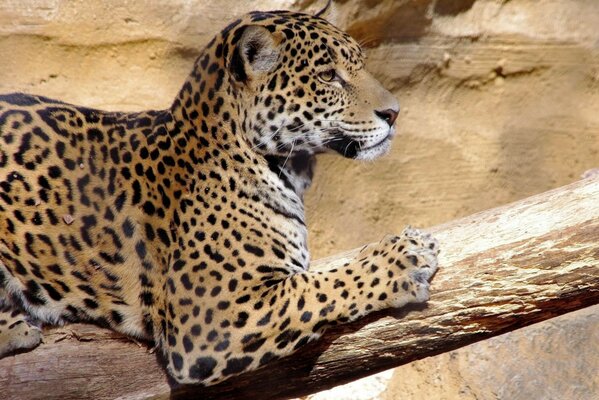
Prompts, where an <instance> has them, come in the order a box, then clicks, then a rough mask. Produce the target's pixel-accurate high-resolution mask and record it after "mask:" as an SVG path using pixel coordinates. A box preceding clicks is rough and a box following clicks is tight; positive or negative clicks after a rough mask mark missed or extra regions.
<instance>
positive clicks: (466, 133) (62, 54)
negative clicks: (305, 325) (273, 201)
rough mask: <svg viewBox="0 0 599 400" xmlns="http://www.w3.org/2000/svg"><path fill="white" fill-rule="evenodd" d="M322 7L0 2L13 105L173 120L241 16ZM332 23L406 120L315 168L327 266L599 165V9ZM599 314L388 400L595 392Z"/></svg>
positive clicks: (6, 82)
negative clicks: (157, 112) (408, 230)
mask: <svg viewBox="0 0 599 400" xmlns="http://www.w3.org/2000/svg"><path fill="white" fill-rule="evenodd" d="M322 3H323V1H314V0H280V1H274V0H273V1H267V0H261V1H254V2H239V1H233V0H222V1H219V2H214V1H205V0H152V1H150V0H147V1H144V0H128V1H119V0H104V1H99V0H87V1H86V0H0V54H1V55H2V56H1V57H0V92H9V91H25V92H30V93H37V94H42V95H45V96H49V97H55V98H60V99H62V100H64V101H68V102H72V103H76V104H82V105H86V106H89V107H99V108H104V109H110V110H140V109H145V108H163V107H166V106H168V105H169V104H170V102H171V99H172V98H173V97H174V95H175V93H176V92H177V91H178V89H179V87H180V85H181V84H182V81H183V79H184V78H185V76H186V75H187V74H188V73H189V70H190V68H191V65H192V63H193V60H194V58H195V57H196V56H197V54H198V52H199V49H200V48H201V46H202V45H203V44H204V43H206V42H208V40H209V39H210V38H211V36H212V35H214V34H215V33H216V32H218V31H219V30H220V28H221V27H223V26H224V25H225V24H226V22H227V21H228V20H230V19H232V18H234V17H235V16H237V15H239V14H242V13H245V12H247V11H249V10H252V9H264V10H266V9H275V8H287V9H294V10H299V11H313V10H315V9H318V8H319V7H320V6H321V5H322ZM332 18H333V19H334V20H335V22H336V23H337V25H339V26H340V27H343V28H345V29H347V30H348V31H349V32H350V33H351V34H353V35H354V37H356V38H357V39H358V40H359V41H360V42H361V43H362V44H363V46H364V47H365V48H367V49H368V57H369V58H368V63H367V64H368V67H369V69H370V70H371V71H372V72H373V73H374V74H375V75H376V76H377V77H378V78H379V79H380V80H381V81H382V82H383V83H384V84H385V85H386V86H387V87H388V88H390V89H391V90H392V91H393V92H394V93H395V94H396V95H397V96H398V98H399V99H400V103H401V105H402V112H401V114H400V117H399V119H398V122H397V125H398V132H399V134H400V135H399V137H397V139H396V141H395V144H394V147H393V150H392V152H391V154H389V155H388V156H387V157H386V158H384V159H382V160H380V161H377V162H374V163H361V164H360V163H355V162H351V161H348V160H344V159H341V158H339V157H334V156H323V157H321V158H320V160H319V166H318V172H317V176H316V180H315V184H314V187H313V188H312V189H311V191H310V193H309V195H308V197H307V200H306V201H307V207H308V210H309V211H308V222H309V226H310V233H311V239H310V240H311V241H310V245H311V249H312V252H313V255H314V257H322V256H325V255H328V254H332V253H334V252H336V251H340V250H344V249H348V248H352V247H355V246H358V245H360V244H363V243H365V242H370V241H375V240H378V239H380V238H381V237H382V236H383V235H384V234H385V233H389V232H397V231H399V230H401V228H402V227H403V225H405V224H407V223H410V224H413V225H416V226H430V225H433V224H438V223H441V222H444V221H448V220H451V219H454V218H456V217H459V216H463V215H467V214H470V213H473V212H475V211H478V210H483V209H487V208H491V207H494V206H496V205H500V204H504V203H507V202H510V201H513V200H516V199H519V198H522V197H526V196H529V195H532V194H535V193H539V192H542V191H545V190H548V189H551V188H553V187H557V186H561V185H564V184H567V183H569V182H572V181H574V180H577V179H578V177H579V176H580V174H582V173H583V172H584V171H585V170H587V169H590V168H593V167H597V166H598V164H599V113H598V112H597V109H598V108H599V30H597V26H599V2H597V1H595V0H511V1H510V0H362V1H358V0H343V1H337V2H336V4H335V8H334V12H333V13H332ZM540 223H542V221H540ZM433 289H434V286H433ZM597 311H599V309H598V308H597V307H595V308H594V309H591V310H586V311H584V312H580V313H576V314H572V315H569V316H565V317H562V318H560V319H556V320H554V321H550V322H547V323H545V324H540V325H538V326H533V327H530V328H527V329H526V330H523V331H520V332H515V333H513V334H510V335H506V336H502V337H500V338H497V339H494V340H489V341H485V342H483V343H481V344H480V345H476V346H471V347H469V348H466V349H462V350H459V351H456V352H453V353H449V354H446V355H442V356H439V357H436V358H433V359H428V360H423V361H420V362H418V363H413V364H411V365H408V366H404V367H402V368H400V369H398V370H397V372H396V374H395V376H396V379H393V380H392V383H391V384H390V386H389V389H388V391H387V392H386V394H384V395H382V396H387V397H385V398H387V399H391V398H397V396H399V395H400V394H404V393H406V394H409V395H410V396H406V397H404V398H409V397H412V398H433V399H434V398H438V399H458V398H477V399H487V398H502V399H513V398H525V397H518V395H517V394H518V393H527V394H529V397H526V398H544V399H545V398H556V399H558V398H560V399H562V398H564V399H565V398H577V399H584V398H589V399H590V398H593V397H597V396H596V395H597V394H599V382H598V379H599V378H598V377H597V374H594V372H596V371H597V370H599V360H598V358H599V355H598V354H599V351H598V349H597V343H598V342H599V341H598V340H597V339H598V338H597V336H596V335H597V332H598V331H599V321H598V319H597V318H596V317H595V316H594V313H595V314H596V312H597ZM571 332H576V335H572V334H571ZM593 343H594V345H595V347H589V346H590V345H591V344H593ZM589 349H591V350H592V351H591V352H589ZM497 357H501V360H498V359H497ZM558 359H559V361H560V363H559V364H556V360H558ZM556 365H560V368H559V369H556V367H555V366H556ZM564 371H570V372H569V373H566V374H564ZM387 375H388V374H387ZM379 380H380V379H379ZM383 380H384V381H386V380H385V379H383ZM519 390H521V391H519ZM375 391H376V390H375V389H372V390H371V393H370V394H364V396H363V397H360V398H363V399H366V398H373V396H375V395H376V393H374V392H375ZM354 393H355V392H354ZM331 396H333V397H330V398H349V397H343V396H342V397H339V395H331ZM335 396H336V397H335ZM347 396H349V395H347ZM369 396H370V397H369ZM402 397H403V396H402ZM321 398H322V397H321ZM354 398H357V397H354Z"/></svg>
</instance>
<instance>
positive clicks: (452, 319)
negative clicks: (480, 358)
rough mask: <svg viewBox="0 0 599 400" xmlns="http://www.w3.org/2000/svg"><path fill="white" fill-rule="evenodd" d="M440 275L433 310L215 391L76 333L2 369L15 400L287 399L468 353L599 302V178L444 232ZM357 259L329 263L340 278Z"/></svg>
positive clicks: (338, 333) (84, 331) (333, 334)
mask: <svg viewBox="0 0 599 400" xmlns="http://www.w3.org/2000/svg"><path fill="white" fill-rule="evenodd" d="M433 232H434V233H435V235H436V236H437V238H438V239H439V241H440V242H441V244H442V253H441V258H440V264H441V269H440V271H439V272H438V273H437V276H436V277H435V278H434V280H433V284H432V297H431V300H430V301H429V303H428V305H427V306H418V307H411V308H408V309H403V310H397V311H389V312H387V313H385V314H382V313H380V314H377V315H373V316H370V317H368V318H366V319H363V320H361V321H358V322H357V323H354V324H351V325H344V326H339V327H336V328H333V329H331V330H330V331H329V332H328V334H327V335H326V336H325V338H324V339H322V340H320V341H318V342H316V343H315V344H313V345H310V346H309V347H307V348H306V349H304V350H302V351H300V352H298V353H297V354H296V355H295V356H293V357H290V358H287V359H284V360H281V361H279V362H276V363H273V364H272V365H271V366H269V367H267V368H265V369H262V370H259V371H256V372H254V373H251V374H246V375H243V376H240V377H238V378H234V379H232V380H231V381H228V382H225V383H224V384H220V385H218V386H214V387H210V388H198V387H190V386H183V387H182V386H176V385H173V384H171V383H170V382H169V381H168V380H167V378H166V375H165V373H164V371H163V369H162V368H161V367H160V364H159V362H157V359H158V357H157V356H156V355H155V354H152V353H151V352H149V351H148V350H147V348H146V347H144V346H141V345H136V344H135V343H131V342H130V341H128V340H127V339H124V338H122V337H121V336H119V335H117V334H114V333H111V332H109V331H105V330H101V329H98V328H94V327H89V326H83V325H81V326H68V327H63V328H59V329H53V330H50V331H48V332H47V337H46V342H47V343H46V344H44V345H42V346H41V347H40V348H38V349H37V350H35V351H33V352H29V353H24V354H20V355H17V356H14V357H9V358H5V359H3V360H0V387H2V388H3V393H2V395H3V396H6V398H9V399H13V398H14V399H17V398H18V399H34V398H40V399H41V398H44V399H49V398H60V399H80V398H95V399H104V398H106V399H108V398H111V399H112V398H122V399H142V398H166V397H169V396H171V397H174V398H181V399H182V398H198V397H199V398H202V399H212V398H214V399H216V398H218V399H247V398H259V399H282V398H289V397H292V396H297V395H303V394H307V393H312V392H316V391H318V390H322V389H325V388H328V387H331V386H333V385H336V384H340V383H344V382H347V381H350V380H353V379H356V378H359V377H362V376H365V375H368V374H370V373H374V372H377V371H381V370H384V369H386V368H390V367H393V366H398V365H401V364H405V363H409V362H411V361H414V360H418V359H422V358H424V357H428V356H432V355H435V354H439V353H443V352H447V351H449V350H452V349H455V348H458V347H461V346H465V345H467V344H470V343H473V342H476V341H479V340H482V339H485V338H488V337H491V336H495V335H498V334H501V333H504V332H508V331H511V330H514V329H517V328H520V327H523V326H526V325H530V324H532V323H535V322H539V321H542V320H545V319H548V318H551V317H554V316H557V315H560V314H564V313H567V312H569V311H573V310H576V309H580V308H583V307H586V306H590V305H593V304H597V303H599V248H598V247H597V244H598V243H599V179H597V178H590V179H587V180H584V181H581V182H577V183H574V184H572V185H569V186H566V187H563V188H560V189H556V190H553V191H550V192H547V193H543V194H540V195H537V196H534V197H531V198H528V199H525V200H523V201H520V202H517V203H513V204H511V205H507V206H504V207H500V208H496V209H492V210H488V211H484V212H482V213H479V214H475V215H473V216H471V217H468V218H465V219H461V220H458V221H455V222H452V223H449V224H446V225H443V226H440V227H437V228H434V229H433ZM353 254H355V252H349V253H346V254H342V255H339V256H336V257H333V258H330V259H326V260H322V261H321V262H318V263H317V265H316V266H315V268H330V267H332V266H336V265H338V264H340V263H343V262H344V261H345V260H347V259H348V258H351V257H352V255H353Z"/></svg>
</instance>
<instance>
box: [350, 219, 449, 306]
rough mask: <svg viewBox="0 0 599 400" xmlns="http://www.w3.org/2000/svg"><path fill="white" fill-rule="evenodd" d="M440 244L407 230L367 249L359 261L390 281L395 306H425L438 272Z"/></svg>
mask: <svg viewBox="0 0 599 400" xmlns="http://www.w3.org/2000/svg"><path fill="white" fill-rule="evenodd" d="M438 254H439V243H438V242H437V240H436V239H434V238H433V237H432V236H431V235H430V234H428V233H423V232H421V231H419V230H418V229H414V228H411V227H409V226H408V227H406V228H405V229H404V231H403V232H402V233H401V234H400V235H399V236H394V235H388V236H386V237H385V238H384V239H383V240H382V241H381V242H379V243H376V244H373V245H369V246H366V247H364V248H363V249H362V250H361V252H360V254H359V256H358V257H359V261H360V262H362V265H363V266H364V267H366V268H368V267H369V266H370V272H374V273H375V274H379V275H381V280H383V279H384V280H386V281H387V282H388V284H387V285H386V288H387V289H386V290H387V291H388V292H387V295H386V296H383V297H384V298H385V299H386V301H387V302H388V305H389V306H391V307H400V306H403V305H405V304H406V303H414V302H417V303H421V302H424V301H427V300H428V299H429V296H430V295H429V280H430V279H431V277H432V276H433V275H434V274H435V272H436V271H437V269H438V262H437V255H438Z"/></svg>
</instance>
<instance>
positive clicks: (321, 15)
mask: <svg viewBox="0 0 599 400" xmlns="http://www.w3.org/2000/svg"><path fill="white" fill-rule="evenodd" d="M332 3H333V0H327V4H325V5H324V7H323V8H321V9H320V11H317V12H316V13H315V14H314V16H315V17H319V18H323V19H327V15H326V14H328V13H329V12H330V11H331V10H332V8H331V4H332Z"/></svg>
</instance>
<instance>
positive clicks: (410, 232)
mask: <svg viewBox="0 0 599 400" xmlns="http://www.w3.org/2000/svg"><path fill="white" fill-rule="evenodd" d="M399 238H400V239H399V241H398V243H399V246H398V247H397V252H398V253H399V254H398V256H397V258H398V260H400V261H399V263H400V264H399V267H400V269H401V268H402V267H404V270H405V272H407V277H408V280H407V284H408V286H409V288H408V289H407V290H406V288H405V286H406V285H405V284H402V289H404V291H405V292H409V294H410V295H411V296H412V297H413V298H414V300H415V301H416V302H424V301H427V300H428V299H429V297H430V294H429V280H430V279H431V277H432V276H433V275H434V274H435V272H436V271H437V269H438V268H439V263H438V261H437V255H438V254H439V242H437V240H436V239H435V238H433V237H432V236H431V235H430V234H429V233H423V232H421V231H419V230H418V229H414V228H412V227H410V226H408V227H406V228H405V229H404V231H403V232H402V233H401V235H400V236H399Z"/></svg>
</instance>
